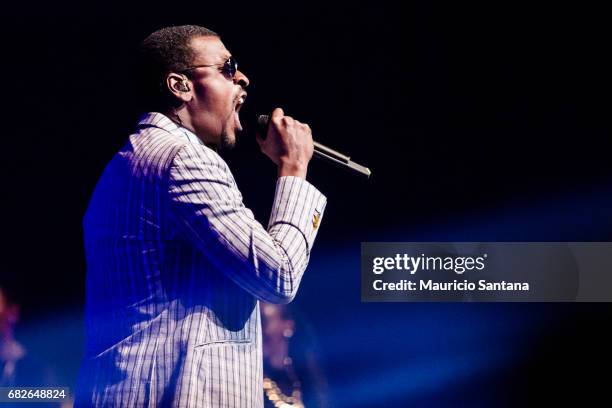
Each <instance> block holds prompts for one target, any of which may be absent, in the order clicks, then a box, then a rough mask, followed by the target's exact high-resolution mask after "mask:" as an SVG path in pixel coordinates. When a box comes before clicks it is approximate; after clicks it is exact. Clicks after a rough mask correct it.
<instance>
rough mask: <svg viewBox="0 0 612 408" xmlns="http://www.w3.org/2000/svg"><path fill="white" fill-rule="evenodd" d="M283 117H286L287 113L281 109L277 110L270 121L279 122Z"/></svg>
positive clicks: (273, 112)
mask: <svg viewBox="0 0 612 408" xmlns="http://www.w3.org/2000/svg"><path fill="white" fill-rule="evenodd" d="M283 116H285V112H284V111H283V110H282V109H281V108H276V109H274V110H273V111H272V117H271V118H270V120H279V119H280V118H282V117H283Z"/></svg>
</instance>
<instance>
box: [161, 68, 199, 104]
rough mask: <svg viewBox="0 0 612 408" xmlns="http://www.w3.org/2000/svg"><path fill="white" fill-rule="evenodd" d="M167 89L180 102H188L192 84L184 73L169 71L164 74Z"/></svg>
mask: <svg viewBox="0 0 612 408" xmlns="http://www.w3.org/2000/svg"><path fill="white" fill-rule="evenodd" d="M166 86H167V87H168V91H170V93H171V94H172V95H174V96H175V97H176V98H177V99H178V100H179V101H181V102H189V101H191V98H193V84H192V83H191V81H190V80H189V78H187V76H186V75H183V74H176V73H174V72H171V73H169V74H168V76H166Z"/></svg>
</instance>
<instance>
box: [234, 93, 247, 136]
mask: <svg viewBox="0 0 612 408" xmlns="http://www.w3.org/2000/svg"><path fill="white" fill-rule="evenodd" d="M244 101H246V93H243V94H241V95H240V96H239V97H238V99H236V105H235V106H234V122H235V123H236V128H237V129H238V130H239V131H241V130H242V124H241V123H240V115H239V114H238V112H239V111H240V108H242V105H243V104H244Z"/></svg>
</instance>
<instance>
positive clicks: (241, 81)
mask: <svg viewBox="0 0 612 408" xmlns="http://www.w3.org/2000/svg"><path fill="white" fill-rule="evenodd" d="M234 83H235V84H238V85H240V86H241V87H243V88H246V87H247V86H249V83H250V82H249V78H247V76H246V75H244V74H243V73H242V71H240V70H237V71H236V75H234Z"/></svg>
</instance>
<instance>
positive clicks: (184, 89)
mask: <svg viewBox="0 0 612 408" xmlns="http://www.w3.org/2000/svg"><path fill="white" fill-rule="evenodd" d="M175 87H176V89H177V90H179V91H181V92H189V85H187V80H186V79H182V80H181V82H177V83H176V86H175Z"/></svg>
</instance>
